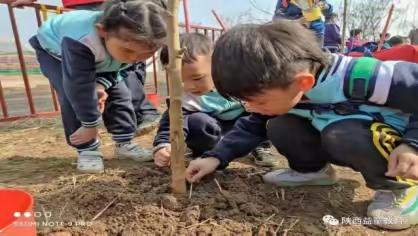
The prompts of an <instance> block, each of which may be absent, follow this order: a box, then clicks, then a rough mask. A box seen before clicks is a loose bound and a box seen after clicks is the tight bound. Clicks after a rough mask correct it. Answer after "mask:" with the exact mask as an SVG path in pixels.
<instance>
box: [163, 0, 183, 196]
mask: <svg viewBox="0 0 418 236" xmlns="http://www.w3.org/2000/svg"><path fill="white" fill-rule="evenodd" d="M178 9H179V0H169V1H168V11H169V13H170V14H169V15H168V18H167V20H168V21H167V23H168V25H167V27H168V48H169V56H170V59H169V61H170V64H169V68H168V70H169V75H168V77H169V86H170V109H169V114H170V143H171V171H172V177H171V188H172V191H173V193H174V194H185V193H186V180H185V176H186V167H185V162H184V151H185V143H184V134H183V117H182V110H181V106H182V105H181V96H182V93H183V87H182V83H181V59H182V54H183V53H182V51H181V50H180V40H179V27H178Z"/></svg>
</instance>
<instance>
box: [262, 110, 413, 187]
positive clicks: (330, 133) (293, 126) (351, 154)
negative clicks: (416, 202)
mask: <svg viewBox="0 0 418 236" xmlns="http://www.w3.org/2000/svg"><path fill="white" fill-rule="evenodd" d="M371 125H372V123H371V122H370V121H366V120H359V119H347V120H342V121H339V122H335V123H333V124H331V125H329V126H327V127H326V128H325V129H324V130H323V131H322V132H319V131H318V130H316V129H315V128H314V127H313V126H312V125H311V123H310V121H309V120H308V119H305V118H301V117H298V116H295V115H283V116H279V117H276V118H274V119H271V120H269V121H268V124H267V135H268V137H269V139H270V140H271V142H272V143H273V145H274V146H275V147H276V148H277V150H278V151H279V152H280V153H282V154H283V155H285V156H286V158H287V160H288V161H289V166H290V168H292V169H293V170H296V171H298V172H302V173H306V172H316V171H319V170H320V169H322V168H323V167H325V165H326V164H327V163H332V164H336V165H339V166H345V167H350V168H352V169H353V170H355V171H358V172H360V173H361V174H362V175H363V177H364V179H365V181H366V183H367V186H368V187H370V188H373V189H400V188H405V187H408V186H410V185H408V184H405V183H403V182H399V181H397V179H396V178H389V177H386V176H385V172H386V171H387V160H386V159H385V157H384V156H383V155H382V153H381V152H380V151H379V150H378V148H377V147H376V145H375V143H374V142H373V137H372V130H371ZM382 125H384V124H382ZM384 126H385V127H388V126H386V125H384ZM382 135H383V134H382ZM385 135H390V134H385Z"/></svg>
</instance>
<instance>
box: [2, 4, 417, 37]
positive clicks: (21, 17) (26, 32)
mask: <svg viewBox="0 0 418 236" xmlns="http://www.w3.org/2000/svg"><path fill="white" fill-rule="evenodd" d="M251 1H252V2H254V3H255V4H256V6H257V8H258V9H262V10H263V11H265V12H268V13H271V14H266V13H265V12H263V11H260V10H258V9H256V8H255V7H254V6H253V4H251ZM354 1H356V0H354ZM415 1H416V0H401V4H402V5H405V4H407V3H408V2H415ZM39 2H40V3H45V4H52V5H61V1H60V0H39ZM189 2H190V6H189V9H190V18H191V21H192V22H196V23H200V24H204V25H209V26H219V25H218V23H217V21H216V20H215V18H214V17H213V15H212V14H211V10H212V9H214V10H215V11H217V12H218V14H220V15H222V16H228V17H232V18H233V17H236V16H238V15H240V13H243V12H246V11H248V10H250V11H251V13H252V15H253V16H254V17H255V18H257V19H265V21H268V20H270V19H271V16H272V13H273V11H274V7H275V4H276V0H189ZM329 2H331V3H332V4H334V5H335V4H337V5H340V4H341V2H342V0H329ZM335 8H336V9H338V6H336V7H335ZM15 14H16V17H17V19H18V25H19V29H20V32H19V33H20V35H21V40H22V42H26V41H27V39H28V38H29V37H30V36H32V35H34V34H35V33H36V28H37V25H36V18H35V14H34V12H33V10H32V9H16V10H15ZM179 17H180V21H183V19H184V17H183V11H182V9H181V11H180V16H179ZM391 32H394V33H398V32H399V33H401V34H406V33H405V32H407V30H406V29H396V26H392V29H391ZM11 38H13V34H12V30H11V27H10V21H9V16H8V13H7V8H6V6H5V5H4V4H0V40H1V41H3V40H9V39H11Z"/></svg>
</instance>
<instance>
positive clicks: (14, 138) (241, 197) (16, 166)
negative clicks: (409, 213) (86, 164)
mask: <svg viewBox="0 0 418 236" xmlns="http://www.w3.org/2000/svg"><path fill="white" fill-rule="evenodd" d="M101 136H102V143H103V145H102V151H103V152H104V154H105V158H106V162H105V165H106V172H105V173H104V174H98V175H89V174H81V173H78V172H77V171H76V170H75V166H74V163H75V161H76V154H75V153H74V151H73V150H72V149H71V148H69V147H68V146H67V145H66V144H65V141H64V138H63V131H62V128H61V125H60V122H59V121H58V120H56V119H42V120H35V119H31V120H26V121H18V122H14V123H0V185H1V186H5V187H12V188H21V189H25V190H27V191H29V192H30V193H32V194H33V196H34V198H35V211H36V212H40V213H42V216H41V217H37V218H36V220H37V222H38V224H39V226H38V233H39V234H40V235H55V236H59V235H60V236H67V235H275V234H276V232H277V235H356V236H357V235H418V227H416V228H413V229H409V230H404V231H399V232H388V231H382V230H379V229H374V228H372V227H369V226H362V225H339V226H326V225H324V224H323V222H322V217H323V216H324V215H327V214H329V215H332V216H334V217H335V218H337V219H341V217H351V218H353V217H363V215H364V214H365V212H366V209H367V205H368V203H369V201H370V198H371V196H372V194H373V192H372V191H371V190H370V189H368V188H366V187H365V184H364V181H363V180H362V178H361V176H360V175H359V174H357V173H355V172H353V171H351V170H349V169H345V168H337V169H338V174H339V177H340V178H341V181H340V182H339V183H338V184H337V185H335V186H331V187H307V188H294V189H280V188H277V187H273V186H269V185H266V184H264V183H263V182H262V179H261V175H262V174H263V173H265V172H266V171H268V170H269V169H266V168H259V167H256V166H254V165H253V164H252V162H251V160H250V159H249V158H243V159H240V160H238V161H237V162H234V163H232V165H230V167H229V168H228V169H227V170H225V171H222V172H217V173H215V174H214V175H213V176H210V177H208V178H206V179H205V180H204V181H203V182H201V183H199V184H195V185H194V186H193V192H192V195H191V198H189V194H187V196H183V197H174V196H172V195H170V194H169V193H170V170H169V169H159V168H156V167H154V166H153V164H152V163H147V164H138V163H135V162H131V161H119V160H114V159H112V149H113V147H112V142H111V140H110V138H109V136H108V135H107V134H105V132H104V131H103V132H102V133H101ZM152 137H153V134H149V135H145V136H142V137H139V138H137V139H136V140H135V142H137V143H139V144H141V145H143V146H145V147H150V146H151V140H152ZM280 158H281V159H280V163H281V167H286V165H287V163H286V161H285V159H283V157H280ZM214 178H216V179H217V180H218V182H219V183H220V185H221V187H222V189H223V193H221V191H220V190H219V188H218V187H217V185H216V183H215V181H214ZM189 187H190V186H189ZM109 203H111V204H110V205H109ZM107 205H109V207H108V208H107V209H106V210H105V211H104V212H103V213H102V214H99V215H98V213H99V212H101V211H102V210H103V209H104V208H105V207H106V206H107ZM47 216H48V217H47ZM94 218H95V220H93V219H94Z"/></svg>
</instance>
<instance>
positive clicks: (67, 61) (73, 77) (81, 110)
mask: <svg viewBox="0 0 418 236" xmlns="http://www.w3.org/2000/svg"><path fill="white" fill-rule="evenodd" d="M61 48H62V72H63V83H64V84H63V85H64V92H65V94H66V95H67V97H68V98H69V101H70V103H71V105H72V107H73V109H74V112H75V114H76V116H77V118H78V119H79V120H80V121H81V124H82V125H83V126H84V127H96V126H98V125H99V122H100V120H101V114H100V112H99V110H98V108H97V104H98V100H97V94H96V78H95V77H96V76H95V74H96V69H95V57H94V55H93V53H92V52H91V51H90V49H89V48H88V47H86V46H85V45H83V44H81V43H80V42H78V41H76V40H73V39H71V38H64V39H63V40H62V44H61Z"/></svg>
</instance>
